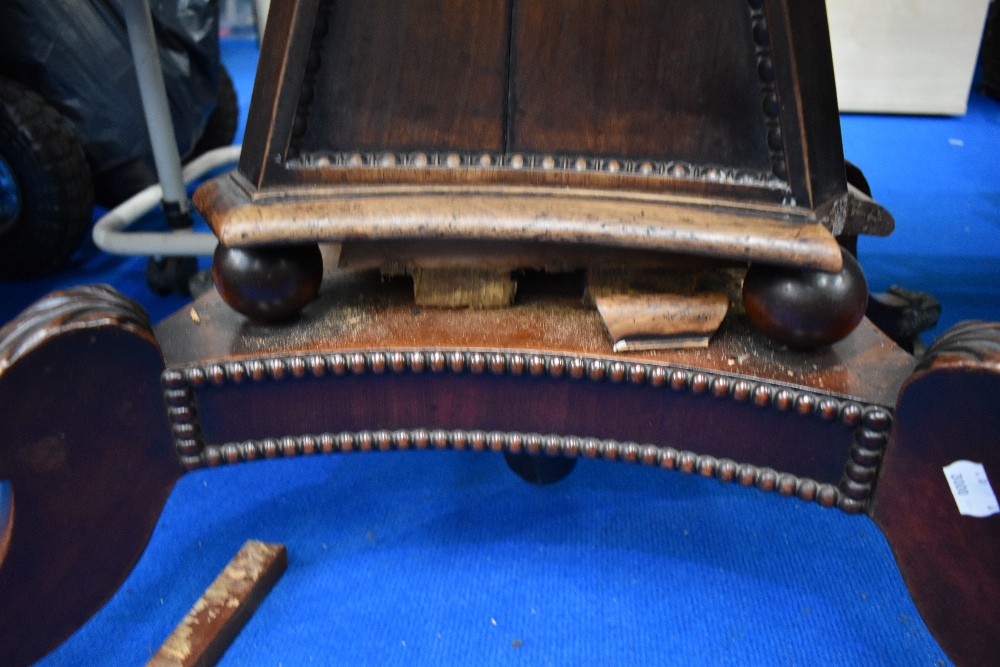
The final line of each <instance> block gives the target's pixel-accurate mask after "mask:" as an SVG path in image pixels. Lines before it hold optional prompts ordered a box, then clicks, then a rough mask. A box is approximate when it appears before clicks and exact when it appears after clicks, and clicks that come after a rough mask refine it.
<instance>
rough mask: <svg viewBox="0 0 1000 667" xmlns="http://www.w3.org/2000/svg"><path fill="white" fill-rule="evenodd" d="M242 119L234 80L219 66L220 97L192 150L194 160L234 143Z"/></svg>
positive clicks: (190, 157)
mask: <svg viewBox="0 0 1000 667" xmlns="http://www.w3.org/2000/svg"><path fill="white" fill-rule="evenodd" d="M239 118H240V105H239V101H238V100H237V99H236V88H234V87H233V80H232V78H231V77H230V76H229V72H227V71H226V68H225V67H224V66H223V65H219V96H218V98H217V99H216V101H215V109H213V110H212V114H211V115H210V116H209V117H208V122H207V123H205V129H204V131H202V133H201V138H199V139H198V143H196V144H195V145H194V148H193V149H191V155H190V156H189V157H188V159H189V160H192V159H194V158H196V157H198V156H199V155H201V154H203V153H207V152H208V151H210V150H212V149H215V148H222V147H223V146H228V145H230V144H231V143H233V138H234V137H235V136H236V125H237V123H238V122H239Z"/></svg>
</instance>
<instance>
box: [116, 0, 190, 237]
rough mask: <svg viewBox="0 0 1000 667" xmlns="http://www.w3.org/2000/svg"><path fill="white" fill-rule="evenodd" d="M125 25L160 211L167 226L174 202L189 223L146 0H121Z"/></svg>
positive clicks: (186, 198)
mask: <svg viewBox="0 0 1000 667" xmlns="http://www.w3.org/2000/svg"><path fill="white" fill-rule="evenodd" d="M122 7H123V9H124V12H125V26H126V28H127V30H128V41H129V47H130V48H131V50H132V60H133V61H134V62H135V71H136V74H137V75H138V78H139V94H140V95H141V96H142V110H143V112H144V113H145V116H146V128H147V130H148V131H149V140H150V143H151V144H152V146H153V159H154V161H155V162H156V175H157V176H158V177H159V179H160V185H162V186H163V204H164V211H165V213H166V214H167V219H168V222H171V226H172V227H173V226H180V225H177V224H176V223H175V222H174V221H172V220H171V217H172V216H171V211H170V210H169V209H172V208H174V207H175V206H176V209H175V210H176V213H177V214H178V217H182V218H186V219H187V221H188V222H187V225H183V226H190V213H189V211H190V204H189V203H188V197H187V190H186V189H185V187H184V179H183V178H182V177H181V156H180V153H179V152H178V150H177V139H176V137H175V136H174V123H173V120H172V118H171V116H170V105H169V102H168V101H167V90H166V86H165V85H164V83H163V69H162V68H161V66H160V52H159V50H158V49H157V47H156V34H155V33H154V32H153V18H152V15H151V14H150V11H149V1H148V0H125V2H123V3H122Z"/></svg>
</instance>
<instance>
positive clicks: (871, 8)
mask: <svg viewBox="0 0 1000 667" xmlns="http://www.w3.org/2000/svg"><path fill="white" fill-rule="evenodd" d="M989 3H990V0H947V1H946V2H942V1H941V0H826V7H827V13H828V15H829V20H830V38H831V41H832V44H833V63H834V69H835V70H836V76H837V95H838V98H839V100H840V109H841V111H856V112H874V113H899V114H934V115H962V114H964V113H965V111H966V106H967V103H968V96H969V88H970V85H971V83H972V74H973V71H974V69H975V65H976V56H977V54H978V52H979V43H980V41H981V39H982V34H983V25H984V23H985V21H986V11H987V9H988V8H989Z"/></svg>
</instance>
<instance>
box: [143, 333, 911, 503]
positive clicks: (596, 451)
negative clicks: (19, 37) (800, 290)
mask: <svg viewBox="0 0 1000 667" xmlns="http://www.w3.org/2000/svg"><path fill="white" fill-rule="evenodd" d="M425 372H430V373H435V374H439V373H452V374H466V373H467V374H470V375H508V374H509V375H513V376H529V377H548V378H550V379H554V380H565V381H571V382H575V381H584V380H586V381H590V382H610V383H622V382H626V381H628V382H630V383H632V384H635V385H643V384H645V385H648V386H649V387H651V388H653V389H657V390H660V391H669V392H673V393H684V392H690V393H691V394H693V395H700V396H703V397H705V398H706V399H713V400H731V401H735V402H737V403H747V404H750V405H753V406H754V407H755V408H757V409H762V410H768V409H770V410H776V411H779V412H784V413H786V414H788V415H789V417H794V418H809V419H819V420H822V421H826V422H831V423H832V422H836V423H837V424H839V425H840V426H842V427H844V428H850V429H852V430H853V442H852V447H851V450H850V455H849V458H848V464H847V466H846V468H845V472H844V477H843V479H842V481H841V484H840V487H839V488H838V487H836V486H834V485H830V484H819V483H816V482H813V483H812V486H809V485H806V487H805V488H806V489H807V491H808V493H806V495H813V496H815V498H816V500H817V502H820V504H823V505H827V506H830V505H833V504H835V505H837V506H838V507H839V508H840V509H842V510H844V511H845V512H850V513H858V512H862V511H864V510H865V509H866V507H867V503H868V500H869V498H870V497H871V492H872V488H873V485H874V482H875V479H876V477H877V474H878V466H879V464H880V463H881V453H882V450H883V449H884V447H885V443H886V442H887V440H888V436H889V432H890V430H891V427H892V413H891V411H890V410H889V409H887V408H883V407H879V406H867V405H862V404H860V403H858V402H856V401H852V400H849V399H841V398H837V397H834V396H829V395H823V394H818V393H815V392H811V391H806V390H801V389H799V388H796V387H793V386H791V385H783V384H778V383H776V382H769V381H762V380H760V379H757V378H749V377H741V376H738V375H731V374H725V373H712V372H708V371H705V370H691V369H686V368H682V367H674V366H669V365H666V364H654V363H650V364H643V363H639V362H632V363H628V364H626V363H625V362H623V361H618V360H607V359H602V358H595V357H584V356H580V355H560V354H543V353H523V352H500V351H496V350H489V351H477V350H451V351H445V350H427V351H422V350H411V351H406V352H404V351H392V352H384V351H369V352H350V351H346V352H334V353H327V354H310V355H303V356H290V357H268V358H254V359H246V360H242V361H229V362H226V363H224V364H221V363H217V362H209V363H206V364H204V365H189V366H184V367H178V368H170V369H167V370H166V371H164V373H163V375H162V385H163V390H164V400H165V402H166V404H167V416H168V419H169V420H170V424H171V428H172V431H173V433H174V441H175V444H176V447H177V450H178V454H179V455H180V456H181V459H182V462H183V463H184V465H185V466H186V467H187V468H188V469H194V468H198V467H202V466H203V465H212V463H211V460H215V461H217V462H218V461H221V460H226V461H229V460H249V459H240V456H241V455H240V453H239V452H240V451H250V450H246V447H247V446H249V445H246V443H243V445H241V446H242V447H243V449H242V450H240V449H232V447H235V445H232V443H230V444H229V445H224V446H222V449H220V447H218V446H214V445H213V446H212V447H214V448H215V449H214V450H212V447H206V446H205V444H204V441H203V439H202V436H201V430H200V426H199V422H198V414H197V406H196V401H195V396H194V391H193V390H194V389H196V388H198V389H206V390H211V389H213V388H217V387H220V386H223V385H225V384H227V383H233V384H241V383H244V382H285V381H289V380H295V379H301V378H305V377H324V376H327V375H329V376H343V375H365V374H386V373H388V374H393V373H395V374H401V373H425ZM366 433H367V432H366ZM378 433H381V432H378ZM406 433H407V439H406V440H405V442H406V443H408V444H407V445H406V446H405V447H403V446H400V445H398V444H397V445H392V446H390V445H388V444H386V443H388V442H389V440H387V439H386V438H387V437H388V436H380V438H381V439H378V440H377V442H378V443H379V445H378V449H389V448H403V449H405V448H416V449H424V448H427V446H428V443H431V442H438V443H444V442H445V440H446V439H447V438H451V440H448V442H451V443H452V444H451V445H444V444H441V445H440V446H441V447H451V448H454V449H466V448H468V449H474V450H475V449H477V448H478V449H480V450H481V449H483V447H484V446H487V448H489V449H491V450H492V451H503V450H504V448H505V447H508V448H509V447H513V448H515V449H514V451H520V447H521V445H520V444H519V443H520V442H521V441H520V440H516V441H511V442H514V443H515V444H513V445H510V444H508V445H504V444H503V442H507V441H503V442H501V441H500V440H497V441H495V442H494V443H493V444H489V443H486V445H484V444H483V442H485V441H483V442H480V441H478V440H476V439H475V438H474V437H472V436H469V437H464V436H463V437H462V439H461V443H463V444H462V445H461V446H458V445H456V444H454V443H455V442H456V441H455V440H454V435H450V436H447V438H446V437H445V436H442V435H440V434H441V433H443V431H435V433H436V434H437V436H435V437H433V438H432V437H431V435H430V434H427V433H424V432H423V431H421V430H419V429H418V430H416V431H410V432H406ZM449 433H452V434H454V433H459V432H458V431H452V432H449ZM462 433H466V432H462ZM468 433H478V432H468ZM305 437H314V436H305ZM315 437H319V438H320V440H319V441H317V442H319V443H320V444H319V445H318V447H319V450H322V451H334V450H335V449H336V447H334V446H333V445H330V446H324V445H323V444H322V443H323V442H324V441H323V440H322V438H324V437H327V436H315ZM338 437H350V436H338ZM491 437H492V436H491ZM498 437H499V436H498ZM551 437H554V438H559V437H562V436H551ZM393 442H397V443H399V442H403V441H401V440H398V439H397V440H394V441H393ZM491 442H492V441H491ZM526 442H528V443H529V445H527V446H530V447H534V445H530V442H533V441H530V440H528V441H526ZM604 442H607V443H611V444H607V445H604V444H601V442H599V441H597V440H594V439H590V438H583V439H579V438H576V439H573V438H570V439H569V440H566V442H563V440H559V443H561V444H559V445H558V447H557V446H556V445H552V446H551V447H550V446H548V445H546V446H545V451H546V452H547V453H548V452H549V451H550V450H551V451H555V450H556V449H558V454H559V455H563V456H575V455H582V456H593V457H596V456H601V457H603V458H606V459H608V460H619V459H620V460H627V461H640V460H641V462H646V460H647V459H648V451H647V450H644V449H643V448H642V447H640V446H639V445H634V443H625V445H620V443H616V442H615V441H610V440H609V441H604ZM409 443H413V444H412V446H411V445H410V444H409ZM466 443H469V444H466ZM477 443H478V447H477ZM358 446H359V447H360V448H362V449H371V448H372V445H371V444H370V443H368V441H363V442H360V444H359V445H358ZM227 447H228V448H229V449H225V448H227ZM254 447H256V446H254ZM296 447H298V445H296ZM539 447H541V445H539ZM645 447H653V448H654V449H655V448H656V447H655V446H654V445H646V446H645ZM286 449H287V448H286V447H284V446H282V447H279V448H278V449H277V450H274V451H275V452H277V451H279V450H280V451H285V450H286ZM299 449H302V448H301V447H300V448H299ZM313 449H315V447H313ZM209 450H212V452H211V453H210V452H209ZM223 450H224V451H223ZM270 451H271V450H270V449H268V450H267V451H264V450H261V451H259V452H258V451H257V449H254V450H253V453H252V455H253V456H256V457H257V458H268V452H270ZM297 451H298V450H297ZM337 451H341V450H337ZM347 451H350V449H348V450H347ZM528 451H529V452H531V453H535V452H534V450H531V449H529V450H528ZM537 451H541V449H537ZM661 451H666V452H674V450H672V449H670V448H666V449H664V450H661ZM234 452H235V453H234ZM303 453H304V450H303ZM208 456H210V457H211V460H210V459H209V458H206V457H208ZM220 457H221V458H220ZM692 457H694V458H692ZM713 461H715V460H714V459H713V458H712V457H705V456H701V457H699V456H697V455H695V454H692V453H690V452H686V453H683V455H680V454H677V453H676V452H674V455H673V456H672V457H671V456H668V458H667V459H663V455H661V454H657V463H656V465H660V466H661V467H667V468H671V469H673V468H678V469H680V470H682V471H683V472H699V473H700V474H705V473H704V472H703V471H704V470H711V471H712V472H711V474H706V475H705V476H716V472H715V470H716V465H717V463H718V462H713ZM724 469H725V472H724V473H723V474H722V476H721V477H720V479H722V478H723V477H725V478H726V479H723V481H727V480H728V479H738V480H741V483H744V484H746V485H755V486H758V487H760V488H763V489H764V490H768V491H774V490H777V491H778V492H779V493H782V494H783V495H793V493H792V491H790V490H789V489H791V488H792V486H794V487H795V489H796V490H795V491H794V495H797V496H799V497H801V494H800V492H799V490H798V488H799V485H800V484H799V482H798V481H795V479H794V478H793V480H792V481H789V479H788V477H787V476H784V477H782V476H779V475H778V473H774V476H772V475H771V472H773V471H771V472H766V471H767V470H768V469H766V468H765V469H761V470H764V471H765V473H761V474H760V475H763V476H760V475H759V474H758V472H757V470H758V469H757V468H755V467H753V466H746V465H743V466H738V465H737V464H735V463H732V462H728V463H727V464H726V466H725V467H724ZM748 470H749V472H747V471H748ZM751 473H752V477H753V481H752V482H746V481H743V480H746V479H747V475H748V474H751ZM807 481H808V480H807ZM803 483H804V482H803ZM790 485H791V486H790ZM765 487H766V488H765ZM827 487H829V489H834V490H835V491H836V493H834V494H833V495H831V494H830V492H829V489H827ZM824 489H826V490H824Z"/></svg>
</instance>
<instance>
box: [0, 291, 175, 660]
mask: <svg viewBox="0 0 1000 667" xmlns="http://www.w3.org/2000/svg"><path fill="white" fill-rule="evenodd" d="M162 368H163V360H162V357H161V355H160V348H159V345H158V344H157V342H156V340H155V339H154V338H153V333H152V330H151V328H150V325H149V320H148V319H147V318H146V314H145V313H144V312H143V310H142V309H141V308H140V307H139V306H138V304H136V303H134V302H132V301H130V300H128V299H126V298H125V297H122V296H121V295H120V294H117V293H116V292H114V291H112V290H111V289H110V288H108V287H104V286H96V287H86V288H77V289H72V290H69V291H66V292H59V293H55V294H51V295H49V296H48V297H45V298H44V299H42V300H41V301H39V302H38V303H36V304H35V305H33V306H32V307H30V308H29V309H28V310H26V311H25V312H24V313H22V314H21V315H20V316H19V317H18V318H17V319H15V320H14V321H13V322H11V323H10V324H8V325H7V326H6V327H4V328H3V329H2V330H0V405H2V406H3V409H2V410H0V479H6V480H8V481H9V482H10V485H11V493H12V499H13V521H10V522H9V523H8V525H7V526H6V527H3V526H0V533H4V534H5V535H4V536H3V537H0V545H2V544H3V543H4V542H5V541H6V542H7V548H6V553H3V554H0V556H2V557H3V561H2V563H0V656H2V659H0V662H3V664H4V665H9V666H16V665H25V664H29V663H32V662H34V661H35V660H38V659H39V658H41V657H42V656H43V655H45V654H46V653H47V652H49V651H51V650H52V649H53V648H55V647H56V646H57V645H58V644H59V643H60V642H62V641H63V640H65V639H66V638H67V637H69V635H70V634H72V633H73V631H75V630H76V629H77V628H78V627H80V626H81V625H83V623H84V622H85V621H86V620H87V619H88V618H90V617H91V616H92V615H93V614H94V613H95V612H96V611H97V610H98V609H99V608H100V607H101V606H102V605H103V604H104V603H105V602H107V600H108V599H109V598H110V597H111V595H112V594H113V593H114V592H115V590H116V589H117V588H118V586H120V585H121V583H122V582H123V581H124V580H125V577H126V575H127V574H128V573H129V571H130V570H131V569H132V566H133V565H134V564H135V562H136V561H137V560H138V558H139V555H140V554H141V553H142V551H143V549H144V548H145V546H146V542H147V541H148V539H149V536H150V534H151V533H152V531H153V526H154V525H155V524H156V520H157V519H158V518H159V516H160V511H161V509H162V507H163V503H164V502H165V501H166V499H167V495H168V494H169V493H170V490H171V488H173V485H174V482H175V481H176V480H177V478H178V477H180V475H181V469H180V466H179V463H178V459H177V456H176V454H175V453H174V449H173V446H172V443H171V441H170V429H169V426H168V423H167V421H166V416H165V414H164V408H163V394H162V389H161V388H160V372H161V370H162ZM4 537H6V540H5V539H4ZM0 548H2V546H0Z"/></svg>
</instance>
